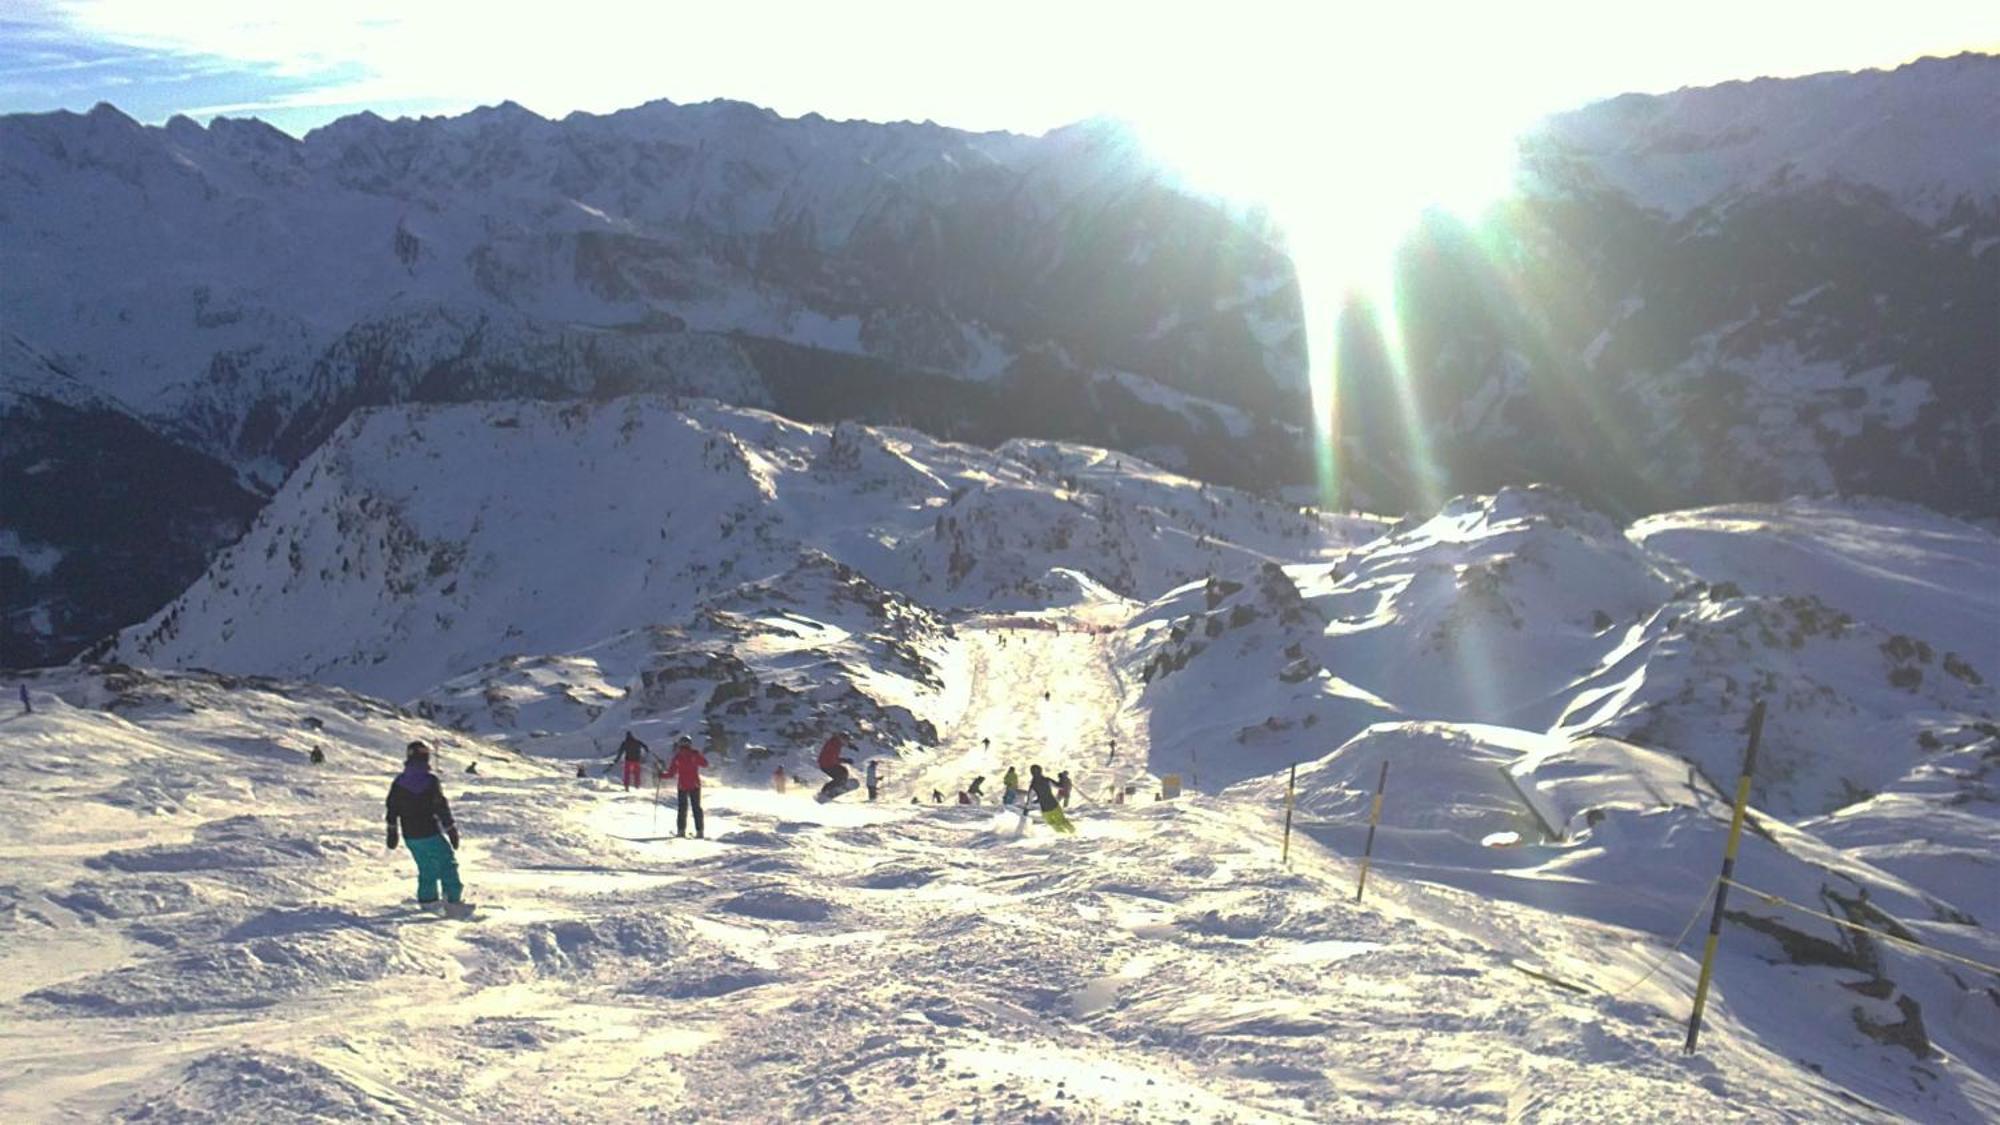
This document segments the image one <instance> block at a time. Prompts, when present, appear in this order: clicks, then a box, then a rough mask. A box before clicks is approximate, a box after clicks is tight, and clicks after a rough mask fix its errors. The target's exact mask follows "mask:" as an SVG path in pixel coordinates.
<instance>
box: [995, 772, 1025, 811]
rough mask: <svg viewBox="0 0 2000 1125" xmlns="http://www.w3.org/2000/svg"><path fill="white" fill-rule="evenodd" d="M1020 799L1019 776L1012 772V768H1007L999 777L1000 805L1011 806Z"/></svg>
mask: <svg viewBox="0 0 2000 1125" xmlns="http://www.w3.org/2000/svg"><path fill="white" fill-rule="evenodd" d="M1020 799H1021V775H1020V774H1018V773H1015V772H1014V767H1013V766H1008V767H1007V772H1006V773H1004V774H1001V775H1000V803H1001V804H1003V805H1011V804H1013V803H1014V802H1015V801H1018V800H1020Z"/></svg>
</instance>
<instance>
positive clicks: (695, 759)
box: [667, 735, 708, 840]
mask: <svg viewBox="0 0 2000 1125" xmlns="http://www.w3.org/2000/svg"><path fill="white" fill-rule="evenodd" d="M707 765H708V757H707V755H705V754H703V753H702V752H701V751H699V750H696V749H695V748H694V740H693V739H690V738H689V737H687V736H686V735H682V736H681V740H680V741H679V742H677V743H675V744H674V760H673V761H672V762H669V763H668V764H667V772H668V773H671V774H673V775H674V790H675V800H676V803H677V804H678V805H679V808H680V813H679V816H680V820H679V831H678V832H676V833H675V835H678V836H685V835H687V834H688V810H689V809H693V810H694V838H695V839H697V840H699V839H702V838H703V836H702V832H703V827H702V822H701V771H702V769H703V768H705V767H706V766H707Z"/></svg>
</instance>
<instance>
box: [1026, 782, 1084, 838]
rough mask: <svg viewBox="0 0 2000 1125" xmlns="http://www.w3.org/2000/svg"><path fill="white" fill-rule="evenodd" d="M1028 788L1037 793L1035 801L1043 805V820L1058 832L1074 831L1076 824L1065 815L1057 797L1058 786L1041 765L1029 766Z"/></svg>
mask: <svg viewBox="0 0 2000 1125" xmlns="http://www.w3.org/2000/svg"><path fill="white" fill-rule="evenodd" d="M1028 789H1029V791H1030V792H1032V793H1034V795H1035V803H1036V804H1039V805H1040V806H1041V807H1042V820H1043V822H1044V823H1046V824H1047V825H1048V826H1049V827H1050V828H1053V829H1055V830H1056V831H1058V832H1074V831H1076V826H1075V825H1072V824H1071V823H1070V822H1069V817H1067V816H1064V815H1063V810H1062V803H1061V802H1060V801H1058V800H1057V799H1056V787H1055V785H1054V784H1053V783H1051V782H1050V781H1049V779H1048V775H1046V774H1044V773H1043V772H1042V767H1040V766H1029V767H1028Z"/></svg>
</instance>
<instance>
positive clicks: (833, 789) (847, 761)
mask: <svg viewBox="0 0 2000 1125" xmlns="http://www.w3.org/2000/svg"><path fill="white" fill-rule="evenodd" d="M852 741H853V740H852V739H851V738H849V737H848V736H847V735H845V734H836V735H833V736H832V737H830V738H828V739H827V740H826V743H825V745H823V746H821V747H820V748H819V768H820V769H821V770H823V771H825V773H826V777H827V782H826V784H825V785H822V786H820V792H821V793H838V792H840V791H841V790H843V789H845V788H847V767H849V766H851V765H853V764H854V759H852V758H843V757H841V756H840V752H841V751H842V750H845V749H847V747H848V745H849V744H850V743H851V742H852Z"/></svg>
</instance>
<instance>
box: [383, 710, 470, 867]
mask: <svg viewBox="0 0 2000 1125" xmlns="http://www.w3.org/2000/svg"><path fill="white" fill-rule="evenodd" d="M386 804H387V806H388V810H389V848H390V850H392V851H393V850H394V849H395V847H396V829H397V827H398V825H400V826H401V828H402V831H403V843H404V844H405V845H406V846H407V847H408V848H409V849H410V855H411V856H412V857H413V858H415V859H416V861H417V901H418V902H419V903H433V902H436V901H437V900H438V884H439V883H440V882H442V883H443V884H444V898H445V901H446V902H458V901H460V899H461V897H462V896H463V895H464V893H465V886H464V884H462V883H460V882H459V879H458V858H457V856H455V855H454V854H453V853H454V852H455V851H457V850H458V825H456V824H454V823H452V819H451V806H450V805H449V804H448V803H446V801H445V799H444V786H443V785H441V784H439V782H438V779H437V777H436V775H434V774H432V773H431V748H430V747H429V746H426V745H424V744H423V743H422V742H412V743H410V745H409V750H408V753H407V756H406V757H405V758H404V760H403V772H402V773H399V774H397V775H396V780H395V781H393V782H391V783H390V784H389V799H388V801H387V802H386ZM440 833H442V835H440ZM447 840H449V841H450V843H449V844H447V843H446V841H447Z"/></svg>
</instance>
